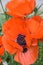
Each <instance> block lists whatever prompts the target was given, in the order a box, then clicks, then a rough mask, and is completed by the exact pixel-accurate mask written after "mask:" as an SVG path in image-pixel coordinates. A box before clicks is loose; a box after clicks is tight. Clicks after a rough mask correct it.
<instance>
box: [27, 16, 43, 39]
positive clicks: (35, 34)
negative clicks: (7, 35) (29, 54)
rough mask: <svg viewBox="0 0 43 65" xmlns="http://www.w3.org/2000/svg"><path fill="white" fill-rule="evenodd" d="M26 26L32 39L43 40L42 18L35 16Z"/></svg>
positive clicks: (28, 20)
mask: <svg viewBox="0 0 43 65" xmlns="http://www.w3.org/2000/svg"><path fill="white" fill-rule="evenodd" d="M26 24H27V29H28V30H30V33H31V36H32V38H37V39H40V38H43V20H42V18H41V17H40V16H33V17H32V18H30V19H27V21H26Z"/></svg>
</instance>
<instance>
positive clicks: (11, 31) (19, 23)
mask: <svg viewBox="0 0 43 65" xmlns="http://www.w3.org/2000/svg"><path fill="white" fill-rule="evenodd" d="M2 30H3V34H4V35H3V45H4V47H5V49H6V50H7V51H8V52H9V53H12V54H13V53H15V51H14V48H18V49H19V50H21V51H22V50H23V48H22V47H24V45H27V46H28V47H30V45H31V37H30V34H29V32H28V31H27V29H25V24H24V20H22V19H20V18H16V19H15V18H11V19H10V20H8V21H7V22H5V23H4V24H3V26H2ZM12 47H14V48H12ZM10 49H13V50H10ZM15 50H16V49H15Z"/></svg>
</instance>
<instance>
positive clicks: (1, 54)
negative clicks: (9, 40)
mask: <svg viewBox="0 0 43 65" xmlns="http://www.w3.org/2000/svg"><path fill="white" fill-rule="evenodd" d="M3 55H4V47H3V44H2V36H0V56H3ZM0 62H2V59H1V58H0Z"/></svg>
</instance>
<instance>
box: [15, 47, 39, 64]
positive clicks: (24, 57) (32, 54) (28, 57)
mask: <svg viewBox="0 0 43 65" xmlns="http://www.w3.org/2000/svg"><path fill="white" fill-rule="evenodd" d="M16 56H17V57H16ZM37 58H38V46H33V47H30V48H29V49H28V51H27V52H26V53H23V52H19V53H18V54H17V55H15V57H14V60H15V61H16V59H17V62H19V63H21V64H22V65H30V64H33V63H34V62H35V61H36V60H37Z"/></svg>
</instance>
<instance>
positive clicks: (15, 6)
mask: <svg viewBox="0 0 43 65" xmlns="http://www.w3.org/2000/svg"><path fill="white" fill-rule="evenodd" d="M35 6H36V1H35V0H12V1H10V2H8V3H7V4H6V8H7V9H8V10H7V13H8V14H9V15H11V16H15V17H24V16H26V15H27V14H30V13H31V12H33V10H34V8H35Z"/></svg>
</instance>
